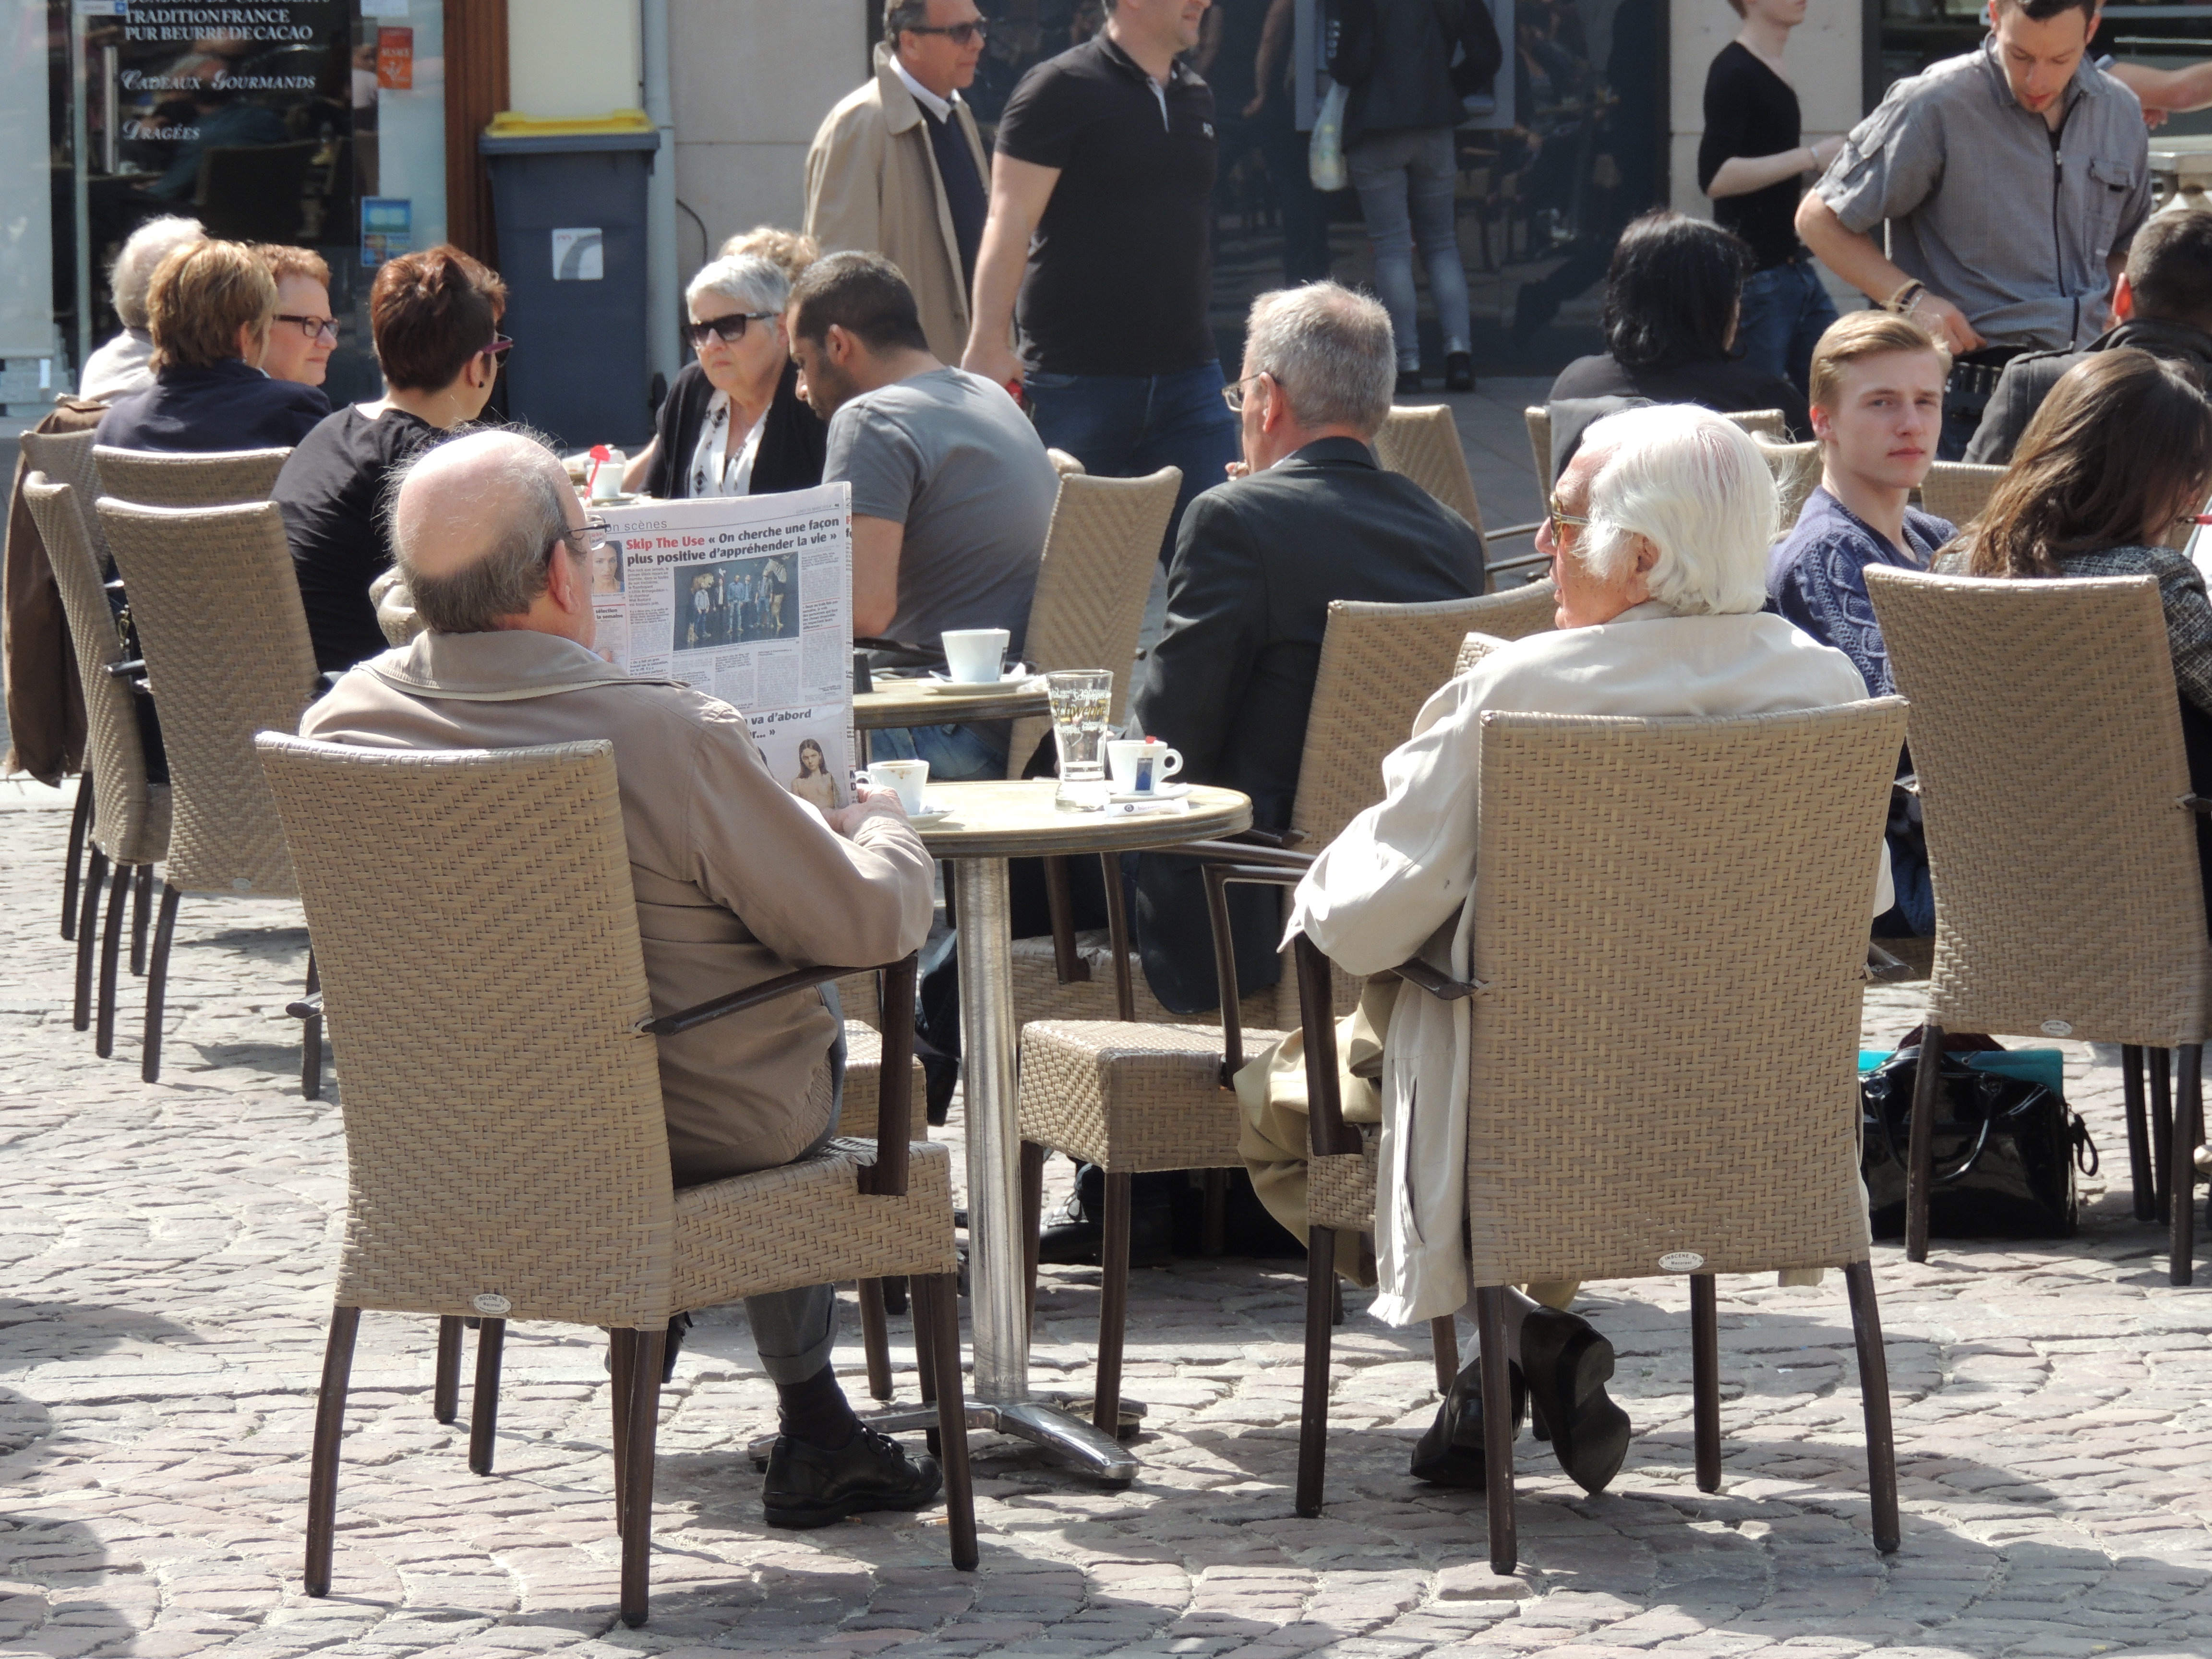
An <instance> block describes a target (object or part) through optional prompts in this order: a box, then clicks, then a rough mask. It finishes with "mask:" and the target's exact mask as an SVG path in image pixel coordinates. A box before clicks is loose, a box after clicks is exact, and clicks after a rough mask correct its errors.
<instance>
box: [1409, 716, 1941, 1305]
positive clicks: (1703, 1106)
mask: <svg viewBox="0 0 2212 1659" xmlns="http://www.w3.org/2000/svg"><path fill="white" fill-rule="evenodd" d="M1904 738H1905V705H1904V702H1902V700H1901V699H1899V698H1895V697H1887V698H1883V699H1881V701H1879V702H1860V703H1852V704H1847V705H1845V706H1844V707H1842V708H1824V709H1813V710H1807V711H1803V712H1800V713H1793V714H1756V715H1745V716H1738V717H1735V718H1729V719H1709V720H1708V719H1667V720H1629V719H1618V718H1610V717H1602V716H1592V715H1569V714H1503V713H1492V714H1486V715H1484V716H1483V717H1482V728H1481V738H1480V741H1481V745H1482V750H1481V752H1482V766H1481V789H1480V829H1479V831H1478V837H1477V850H1476V854H1475V860H1476V867H1477V868H1478V869H1479V870H1480V872H1481V876H1480V879H1479V880H1478V881H1477V882H1476V884H1475V890H1474V897H1473V899H1472V900H1471V901H1470V902H1472V903H1473V905H1474V961H1473V973H1474V978H1475V979H1477V980H1479V981H1482V982H1483V983H1484V985H1485V987H1486V988H1485V989H1484V990H1483V991H1482V992H1480V994H1478V995H1477V996H1476V997H1475V998H1474V1000H1472V1001H1471V1002H1470V1003H1469V1004H1468V1007H1469V1008H1470V1010H1471V1015H1470V1018H1471V1021H1472V1043H1471V1048H1470V1053H1471V1066H1470V1070H1469V1102H1468V1144H1467V1169H1468V1223H1469V1237H1470V1240H1471V1248H1472V1252H1473V1255H1472V1263H1473V1271H1474V1283H1475V1284H1477V1285H1498V1284H1511V1283H1517V1282H1519V1281H1522V1280H1524V1279H1577V1278H1580V1279H1615V1278H1619V1279H1631V1278H1637V1277H1640V1276H1646V1275H1650V1274H1655V1273H1690V1272H1699V1273H1742V1272H1751V1271H1755V1270H1759V1269H1762V1268H1767V1267H1834V1266H1840V1265H1843V1264H1844V1263H1847V1262H1851V1261H1863V1260H1864V1259H1865V1258H1866V1255H1867V1249H1868V1236H1867V1223H1866V1212H1865V1209H1864V1206H1863V1204H1862V1202H1861V1200H1860V1187H1859V1178H1858V1164H1859V1158H1858V1120H1859V1096H1858V1085H1857V1063H1856V1056H1857V1050H1858V1040H1859V1008H1860V1000H1861V992H1862V990H1863V971H1864V966H1865V960H1866V940H1867V923H1868V921H1869V905H1870V904H1871V902H1872V901H1873V898H1874V886H1875V860H1876V858H1877V856H1878V854H1879V851H1880V848H1881V833H1882V823H1883V821H1884V818H1885V817H1886V816H1887V811H1888V806H1889V793H1890V782H1891V779H1892V776H1893V774H1894V773H1895V771H1896V769H1897V754H1898V746H1899V744H1900V743H1902V742H1903V740H1904ZM1563 825H1576V826H1580V829H1581V833H1579V834H1577V835H1576V836H1574V839H1575V841H1576V842H1577V853H1576V854H1575V855H1574V856H1572V857H1570V858H1562V857H1561V856H1560V845H1561V835H1562V826H1563ZM1386 1179H1387V1177H1386Z"/></svg>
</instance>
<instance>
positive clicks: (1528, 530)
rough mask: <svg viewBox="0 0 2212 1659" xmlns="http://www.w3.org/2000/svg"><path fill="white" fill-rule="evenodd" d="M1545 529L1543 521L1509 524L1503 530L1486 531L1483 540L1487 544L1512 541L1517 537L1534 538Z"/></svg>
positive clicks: (1483, 533)
mask: <svg viewBox="0 0 2212 1659" xmlns="http://www.w3.org/2000/svg"><path fill="white" fill-rule="evenodd" d="M1543 527H1544V521H1543V520H1541V519H1539V520H1536V522H1535V523H1534V524H1509V525H1507V526H1505V528H1504V529H1503V530H1486V531H1484V532H1482V539H1483V540H1485V541H1486V542H1506V541H1511V540H1512V539H1513V538H1515V537H1516V536H1533V535H1534V534H1535V533H1536V532H1538V531H1540V530H1541V529H1542V528H1543Z"/></svg>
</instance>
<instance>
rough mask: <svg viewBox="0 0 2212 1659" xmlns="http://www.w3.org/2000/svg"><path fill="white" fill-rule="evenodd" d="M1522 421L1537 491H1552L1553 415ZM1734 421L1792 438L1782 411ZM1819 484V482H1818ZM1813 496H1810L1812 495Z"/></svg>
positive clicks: (1533, 410)
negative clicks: (1526, 432) (1524, 422)
mask: <svg viewBox="0 0 2212 1659" xmlns="http://www.w3.org/2000/svg"><path fill="white" fill-rule="evenodd" d="M1521 418H1522V420H1524V421H1526V422H1528V453H1530V454H1531V455H1532V456H1534V458H1535V461H1536V487H1537V489H1542V490H1549V489H1551V487H1552V411H1551V410H1548V409H1547V408H1544V407H1543V406H1541V404H1530V405H1529V406H1528V408H1526V409H1524V410H1522V411H1521ZM1728 418H1729V419H1730V420H1731V421H1734V422H1735V423H1736V424H1737V425H1738V426H1740V427H1741V428H1743V429H1744V430H1745V431H1746V432H1748V433H1749V434H1751V435H1752V436H1753V437H1754V438H1763V439H1765V440H1767V441H1769V442H1771V443H1777V444H1778V443H1780V442H1781V441H1783V440H1784V438H1786V437H1788V436H1789V435H1790V422H1788V421H1787V420H1786V419H1784V416H1783V413H1782V411H1781V410H1778V409H1743V410H1734V411H1731V412H1730V413H1729V417H1728ZM1814 482H1815V483H1818V482H1819V480H1818V479H1817V478H1815V480H1814ZM1808 493H1809V492H1808Z"/></svg>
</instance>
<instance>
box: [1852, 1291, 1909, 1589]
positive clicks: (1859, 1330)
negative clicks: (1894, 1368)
mask: <svg viewBox="0 0 2212 1659" xmlns="http://www.w3.org/2000/svg"><path fill="white" fill-rule="evenodd" d="M1844 1288H1845V1289H1846V1290H1848V1291H1850V1297H1851V1337H1852V1340H1854V1341H1855V1342H1856V1343H1857V1346H1858V1355H1859V1399H1860V1401H1861V1403H1862V1405H1863V1407H1864V1410H1865V1414H1866V1446H1867V1496H1868V1497H1869V1498H1870V1499H1871V1500H1872V1508H1873V1512H1874V1513H1873V1520H1874V1547H1875V1548H1876V1549H1878V1550H1880V1551H1881V1553H1883V1554H1884V1555H1887V1554H1889V1553H1892V1552H1893V1551H1894V1550H1895V1549H1896V1548H1897V1546H1898V1541H1899V1536H1900V1533H1899V1523H1898V1518H1897V1443H1896V1441H1895V1440H1894V1439H1893V1437H1892V1434H1891V1431H1890V1423H1889V1358H1888V1356H1887V1353H1886V1352H1884V1351H1883V1348H1882V1341H1881V1308H1880V1307H1878V1306H1877V1305H1876V1304H1875V1294H1874V1264H1873V1263H1871V1262H1867V1261H1854V1262H1852V1263H1851V1264H1850V1266H1849V1267H1845V1268H1844Z"/></svg>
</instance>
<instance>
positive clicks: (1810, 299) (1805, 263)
mask: <svg viewBox="0 0 2212 1659" xmlns="http://www.w3.org/2000/svg"><path fill="white" fill-rule="evenodd" d="M1835 320H1836V302H1835V301H1833V300H1831V299H1830V298H1829V297H1828V290H1827V289H1825V288H1823V287H1821V286H1820V276H1819V275H1818V274H1817V273H1816V272H1815V271H1814V269H1813V263H1812V261H1811V260H1809V259H1800V260H1798V261H1797V262H1796V264H1788V265H1775V266H1773V267H1771V269H1769V270H1761V271H1757V272H1754V273H1753V275H1751V276H1747V277H1746V278H1744V283H1743V310H1742V312H1741V313H1740V314H1739V316H1738V317H1737V319H1736V325H1735V343H1736V344H1737V346H1738V347H1739V348H1740V349H1741V350H1742V352H1743V360H1744V362H1747V363H1751V364H1754V365H1756V366H1757V367H1759V368H1763V369H1765V371H1766V372H1767V373H1768V374H1774V375H1778V376H1780V377H1781V378H1782V379H1784V380H1788V381H1789V382H1790V385H1792V386H1796V388H1797V389H1798V390H1799V391H1800V392H1802V391H1804V390H1805V383H1806V381H1807V380H1808V379H1809V378H1810V377H1811V375H1812V373H1813V348H1814V346H1815V345H1818V344H1819V343H1820V336H1821V335H1822V334H1824V333H1825V332H1826V331H1827V327H1828V325H1829V324H1831V323H1832V322H1834V321H1835Z"/></svg>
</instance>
